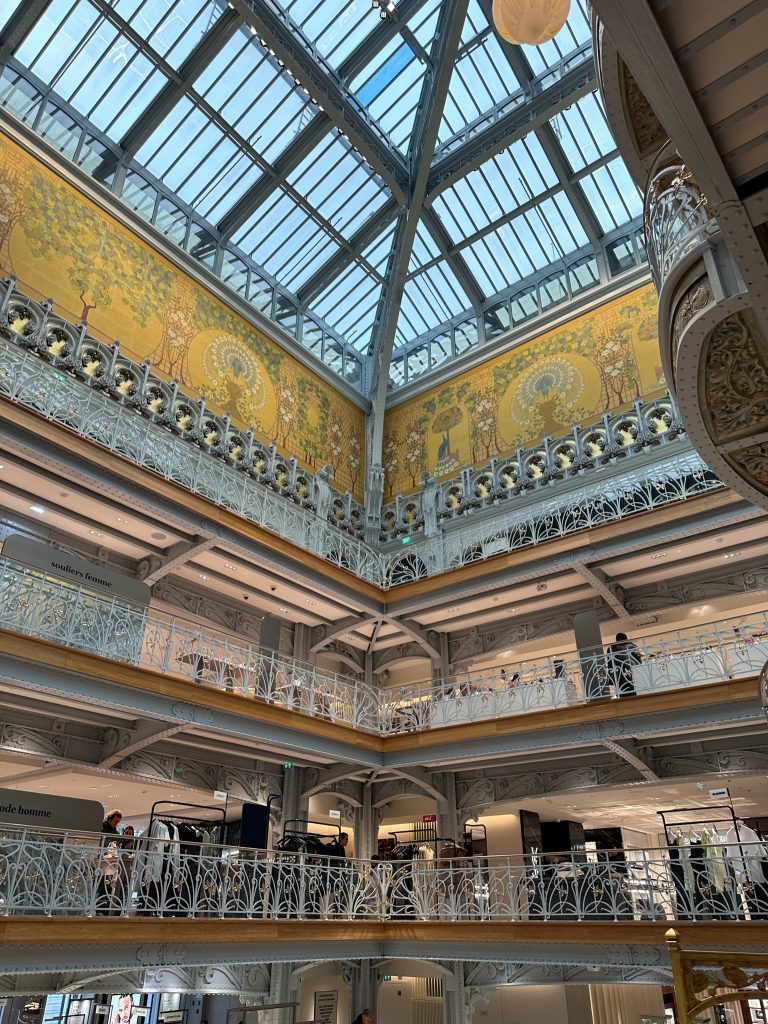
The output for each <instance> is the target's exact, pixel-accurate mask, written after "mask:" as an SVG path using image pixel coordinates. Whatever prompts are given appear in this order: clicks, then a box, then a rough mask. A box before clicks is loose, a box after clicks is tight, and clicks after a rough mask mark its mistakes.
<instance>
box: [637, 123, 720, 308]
mask: <svg viewBox="0 0 768 1024" xmlns="http://www.w3.org/2000/svg"><path fill="white" fill-rule="evenodd" d="M644 217H645V239H646V246H647V249H648V260H649V262H650V265H651V273H652V274H653V279H654V282H655V284H656V287H657V289H659V290H661V287H662V285H663V284H664V282H665V281H666V279H667V277H668V275H669V272H670V270H671V269H672V268H673V267H674V266H676V265H677V264H678V263H679V262H680V260H682V259H683V258H684V257H685V256H686V255H687V254H688V253H689V252H691V251H692V250H693V249H694V248H695V247H696V246H698V245H699V244H700V243H701V242H702V241H703V240H704V239H705V238H706V236H707V234H708V233H709V232H711V230H712V227H713V225H714V221H713V219H712V214H711V211H710V209H709V205H708V203H707V198H706V196H705V195H704V193H703V192H702V191H701V189H700V188H699V186H698V184H697V182H696V180H695V179H694V177H693V175H692V174H691V172H690V171H689V170H688V168H687V167H686V166H685V164H684V163H683V162H682V160H681V159H680V157H679V156H678V154H677V152H676V150H675V148H674V146H673V145H672V144H671V143H667V144H666V145H665V146H664V147H663V148H662V149H661V151H660V152H659V154H658V155H657V157H656V159H655V160H654V161H653V164H652V165H651V169H650V171H649V174H648V181H647V183H646V187H645V204H644Z"/></svg>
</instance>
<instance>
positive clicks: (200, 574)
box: [197, 572, 211, 580]
mask: <svg viewBox="0 0 768 1024" xmlns="http://www.w3.org/2000/svg"><path fill="white" fill-rule="evenodd" d="M197 575H198V576H199V577H200V579H201V580H209V579H210V578H211V577H210V576H206V575H205V573H204V572H199V573H198V574H197Z"/></svg>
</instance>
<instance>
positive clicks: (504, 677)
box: [382, 613, 768, 735]
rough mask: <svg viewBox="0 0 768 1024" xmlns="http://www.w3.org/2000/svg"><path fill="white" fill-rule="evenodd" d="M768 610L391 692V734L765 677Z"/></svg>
mask: <svg viewBox="0 0 768 1024" xmlns="http://www.w3.org/2000/svg"><path fill="white" fill-rule="evenodd" d="M766 661H768V613H755V614H753V615H750V616H742V617H740V618H734V619H725V620H721V621H719V622H713V623H710V624H707V625H702V626H691V627H688V628H685V629H677V630H672V631H669V632H664V633H659V634H656V635H655V636H647V637H637V638H635V639H634V640H633V641H632V645H631V647H629V648H621V647H620V646H618V645H608V646H607V647H606V649H605V651H601V652H599V653H596V654H594V655H593V656H589V657H584V656H579V655H578V654H573V653H570V654H564V655H563V656H561V657H552V658H545V659H538V660H530V661H518V662H514V663H512V662H510V663H509V664H507V665H505V666H499V667H498V668H494V669H488V670H486V671H484V672H483V671H475V672H465V673H463V674H461V675H457V676H454V677H452V678H448V679H443V680H440V681H439V682H436V683H435V682H431V681H430V682H423V683H412V684H410V685H404V686H399V687H397V688H395V689H394V690H389V691H385V693H386V694H387V695H388V701H387V703H386V710H385V711H384V712H383V726H382V727H383V730H384V733H385V735H391V734H393V733H397V732H411V731H421V730H423V729H435V728H440V727H442V726H446V725H457V724H459V723H461V722H472V721H482V720H487V719H490V718H503V717H507V716H510V715H520V714H526V713H528V712H529V711H545V710H553V709H556V708H564V707H570V706H573V705H574V704H588V703H591V702H593V701H604V700H610V699H621V698H624V697H630V696H635V695H639V696H642V695H644V694H649V693H658V692H661V691H664V690H677V689H684V688H687V687H689V686H700V685H702V684H704V683H715V682H722V681H724V680H728V679H739V678H745V677H749V676H754V675H757V674H758V673H760V671H761V669H762V668H763V665H764V664H765V663H766Z"/></svg>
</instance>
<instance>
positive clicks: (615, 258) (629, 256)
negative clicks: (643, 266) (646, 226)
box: [605, 235, 635, 274]
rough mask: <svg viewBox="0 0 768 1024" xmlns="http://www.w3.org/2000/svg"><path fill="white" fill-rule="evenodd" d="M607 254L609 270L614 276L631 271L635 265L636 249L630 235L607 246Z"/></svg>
mask: <svg viewBox="0 0 768 1024" xmlns="http://www.w3.org/2000/svg"><path fill="white" fill-rule="evenodd" d="M605 253H606V256H607V257H608V269H609V270H610V271H611V273H612V274H620V273H621V271H622V270H629V268H630V267H634V265H635V247H634V246H633V245H632V238H631V236H629V235H626V236H625V237H624V238H617V239H616V241H615V242H611V243H610V244H609V245H607V246H606V248H605Z"/></svg>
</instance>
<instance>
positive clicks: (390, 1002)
mask: <svg viewBox="0 0 768 1024" xmlns="http://www.w3.org/2000/svg"><path fill="white" fill-rule="evenodd" d="M350 1019H351V1018H350ZM376 1021H377V1024H413V989H412V987H411V979H410V978H397V977H393V979H392V981H382V983H381V985H379V999H378V1004H377V1007H376Z"/></svg>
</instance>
